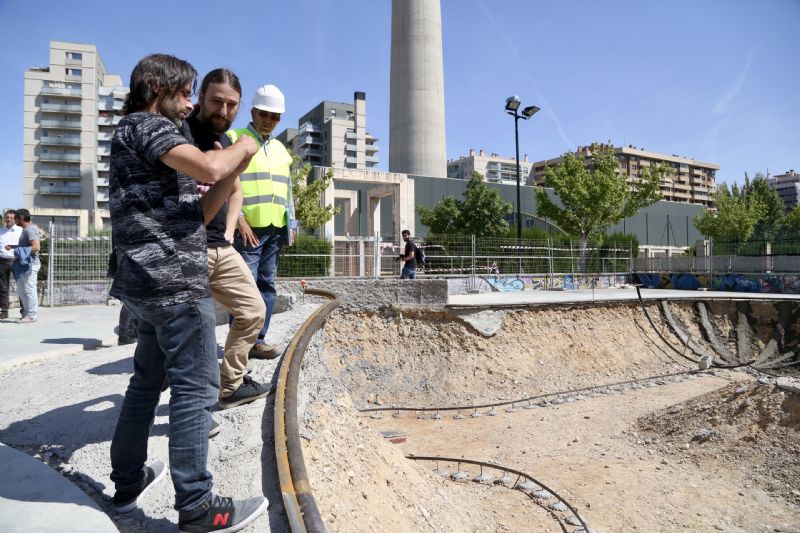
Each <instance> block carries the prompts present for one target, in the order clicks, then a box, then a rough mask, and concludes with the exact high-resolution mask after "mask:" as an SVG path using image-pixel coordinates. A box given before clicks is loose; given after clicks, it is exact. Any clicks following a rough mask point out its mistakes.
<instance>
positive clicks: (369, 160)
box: [364, 155, 380, 165]
mask: <svg viewBox="0 0 800 533" xmlns="http://www.w3.org/2000/svg"><path fill="white" fill-rule="evenodd" d="M364 161H366V162H367V164H370V163H371V164H374V165H377V164H378V163H380V160H379V159H378V158H377V157H376V156H374V155H368V156H366V157H365V158H364Z"/></svg>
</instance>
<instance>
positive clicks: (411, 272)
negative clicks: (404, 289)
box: [398, 229, 417, 279]
mask: <svg viewBox="0 0 800 533" xmlns="http://www.w3.org/2000/svg"><path fill="white" fill-rule="evenodd" d="M400 235H401V236H402V237H403V240H404V241H405V243H406V248H405V251H404V252H403V255H401V256H400V257H399V258H398V259H399V260H400V261H403V269H402V270H401V271H400V279H416V277H417V245H416V244H414V241H413V240H412V239H411V232H410V231H408V230H407V229H404V230H403V231H402V232H401V233H400Z"/></svg>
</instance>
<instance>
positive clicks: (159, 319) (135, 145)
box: [109, 54, 267, 532]
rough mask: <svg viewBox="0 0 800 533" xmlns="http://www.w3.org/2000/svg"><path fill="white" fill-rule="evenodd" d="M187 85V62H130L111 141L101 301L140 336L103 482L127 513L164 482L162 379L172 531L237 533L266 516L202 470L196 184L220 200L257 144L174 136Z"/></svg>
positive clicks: (208, 306)
mask: <svg viewBox="0 0 800 533" xmlns="http://www.w3.org/2000/svg"><path fill="white" fill-rule="evenodd" d="M196 77H197V71H196V70H195V69H194V67H192V65H191V64H189V63H188V62H186V61H183V60H181V59H178V58H176V57H172V56H169V55H164V54H153V55H149V56H147V57H145V58H144V59H142V60H141V61H139V63H138V64H137V65H136V67H135V68H134V69H133V72H132V73H131V79H130V85H131V91H130V94H129V95H128V99H127V101H126V105H125V117H124V118H123V119H122V120H121V121H120V123H119V125H118V127H117V129H116V131H115V132H114V137H113V139H112V142H111V172H110V199H109V207H110V211H111V224H112V231H113V234H114V249H115V254H116V263H115V264H113V265H111V266H112V270H115V272H113V276H114V281H113V283H112V285H111V291H110V292H111V295H112V296H115V297H117V298H119V299H121V300H122V301H123V302H124V303H125V305H126V306H127V307H128V309H130V312H131V314H132V315H133V316H135V317H136V318H137V319H138V339H139V342H138V344H137V346H136V352H135V354H134V373H133V376H132V377H131V380H130V383H129V384H128V389H127V391H126V393H125V400H124V401H123V403H122V409H121V411H120V415H119V421H118V422H117V427H116V429H115V431H114V437H113V440H112V442H111V466H112V473H111V479H112V481H114V484H115V488H116V493H115V494H114V507H115V508H116V510H117V511H118V512H129V511H132V510H133V509H135V508H136V506H137V502H138V499H139V498H141V497H142V495H144V494H145V493H146V492H147V491H148V490H149V489H150V488H151V487H152V486H153V485H154V484H155V483H156V482H157V481H159V480H160V479H162V478H163V476H164V474H165V466H164V464H163V463H153V464H150V465H147V464H145V463H146V461H147V439H148V436H149V433H150V427H151V425H152V423H153V418H154V416H155V410H156V406H157V405H158V401H159V396H160V393H161V387H162V385H163V384H164V381H165V379H166V380H168V381H169V384H170V387H171V395H170V415H169V424H170V431H169V433H170V436H169V463H170V464H169V469H170V473H171V476H172V482H173V485H174V487H175V508H176V509H177V510H178V511H179V523H178V526H179V529H180V530H181V531H184V532H205V531H219V530H225V531H238V530H239V529H241V528H243V527H244V526H246V525H247V524H248V523H250V522H252V521H253V520H254V519H255V518H256V517H257V516H258V515H259V514H260V513H261V512H263V510H264V509H265V508H266V505H267V501H266V499H265V498H263V497H257V498H251V499H249V500H243V501H236V502H234V501H232V500H231V499H230V498H221V497H219V496H216V495H214V494H213V493H212V485H213V477H212V475H211V473H210V472H209V471H208V470H207V468H206V463H207V458H208V433H209V429H210V428H211V412H210V409H211V408H212V407H213V406H214V405H215V404H216V403H217V398H218V395H219V369H218V366H217V355H216V352H217V350H216V338H215V334H214V333H215V332H214V329H215V325H216V321H215V317H214V310H213V305H212V302H211V291H210V290H209V282H208V257H207V253H206V232H205V226H204V219H203V210H202V208H201V205H200V201H199V197H198V194H197V182H196V181H195V180H197V181H201V182H204V183H217V182H219V184H220V187H214V188H213V189H219V191H218V192H217V193H214V194H211V193H210V194H211V196H210V197H209V198H210V199H207V200H206V202H205V203H213V202H214V201H215V197H216V196H219V197H220V198H221V200H222V201H224V199H225V198H227V193H228V192H229V190H230V180H231V179H235V176H236V175H238V174H239V173H241V170H242V169H243V168H244V167H245V166H246V165H247V164H248V162H249V161H250V158H252V156H253V155H254V154H255V153H256V151H257V149H258V146H257V145H256V144H255V143H254V142H252V140H247V139H241V142H236V143H234V144H233V145H232V146H230V147H228V148H225V149H218V150H213V151H210V152H206V153H203V152H201V151H200V150H198V149H197V148H196V147H195V146H193V145H192V144H191V143H189V142H188V140H187V139H186V138H185V137H184V136H183V135H181V134H180V132H179V131H178V128H177V125H180V124H181V123H182V122H183V120H184V119H185V118H186V117H187V116H188V115H189V113H190V112H191V110H192V104H191V100H190V98H191V96H192V94H193V92H194V84H195V83H196ZM193 178H194V179H193ZM226 182H227V186H226V185H224V184H226ZM213 189H212V191H213ZM207 196H208V195H207ZM216 199H219V198H216Z"/></svg>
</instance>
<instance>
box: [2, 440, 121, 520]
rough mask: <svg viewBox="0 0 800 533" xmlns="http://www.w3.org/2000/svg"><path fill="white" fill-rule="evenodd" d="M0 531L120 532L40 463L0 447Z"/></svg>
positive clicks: (82, 495)
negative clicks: (0, 480) (0, 481)
mask: <svg viewBox="0 0 800 533" xmlns="http://www.w3.org/2000/svg"><path fill="white" fill-rule="evenodd" d="M0 479H2V480H3V482H2V483H0V531H4V532H5V533H38V532H43V533H44V532H51V531H59V532H61V533H82V532H85V531H92V532H98V533H106V532H108V533H112V532H117V531H118V530H117V528H116V527H115V526H114V523H113V522H112V521H111V518H109V517H108V515H106V514H105V513H104V512H103V511H102V509H100V507H99V506H98V505H97V504H96V503H95V502H94V501H92V499H91V498H90V497H89V496H87V495H86V494H85V493H84V492H83V491H82V490H80V489H79V488H78V487H77V486H75V485H74V484H73V483H72V482H70V481H69V480H67V479H66V478H64V477H63V476H62V475H61V474H59V473H58V472H56V471H55V470H54V469H52V468H50V467H49V466H47V465H46V464H44V463H42V462H41V461H39V460H37V459H35V458H33V457H31V456H30V455H28V454H25V453H23V452H21V451H19V450H15V449H14V448H11V447H10V446H6V445H5V444H2V443H0Z"/></svg>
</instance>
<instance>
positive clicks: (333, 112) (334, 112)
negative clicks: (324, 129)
mask: <svg viewBox="0 0 800 533" xmlns="http://www.w3.org/2000/svg"><path fill="white" fill-rule="evenodd" d="M331 116H332V117H335V116H336V110H335V109H331Z"/></svg>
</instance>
